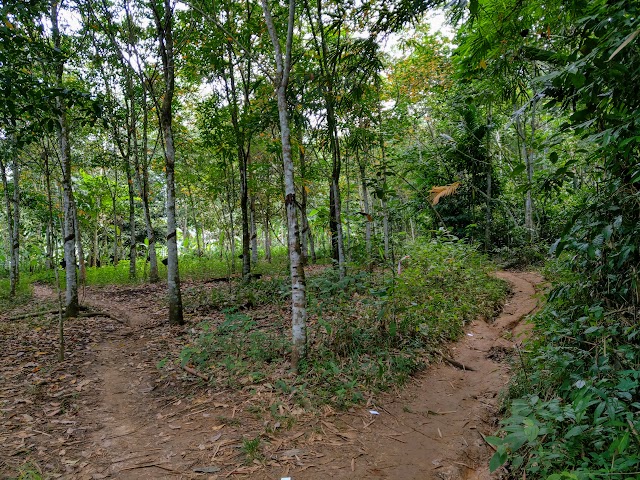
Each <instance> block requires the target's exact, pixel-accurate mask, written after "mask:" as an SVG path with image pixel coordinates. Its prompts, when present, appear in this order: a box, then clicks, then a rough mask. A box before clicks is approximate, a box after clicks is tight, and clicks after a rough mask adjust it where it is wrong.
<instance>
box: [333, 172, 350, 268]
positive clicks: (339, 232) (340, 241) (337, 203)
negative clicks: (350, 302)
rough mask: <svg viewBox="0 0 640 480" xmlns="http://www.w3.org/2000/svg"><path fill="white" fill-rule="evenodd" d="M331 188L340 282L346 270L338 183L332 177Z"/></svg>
mask: <svg viewBox="0 0 640 480" xmlns="http://www.w3.org/2000/svg"><path fill="white" fill-rule="evenodd" d="M331 188H332V190H333V192H334V193H333V202H334V203H333V212H334V215H335V222H336V236H337V239H336V240H337V241H336V244H337V246H338V272H339V274H340V280H342V279H343V278H344V277H345V276H346V275H347V268H346V263H345V257H344V235H343V233H342V219H341V212H340V208H341V207H340V188H339V187H338V182H337V180H336V178H335V177H334V178H333V180H332V181H331Z"/></svg>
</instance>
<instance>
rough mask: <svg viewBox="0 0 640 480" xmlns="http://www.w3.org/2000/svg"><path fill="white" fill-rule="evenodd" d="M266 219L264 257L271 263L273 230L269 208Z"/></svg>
mask: <svg viewBox="0 0 640 480" xmlns="http://www.w3.org/2000/svg"><path fill="white" fill-rule="evenodd" d="M264 215H265V219H264V259H265V260H266V261H267V262H268V263H271V230H270V228H269V210H268V209H267V211H266V212H265V214H264Z"/></svg>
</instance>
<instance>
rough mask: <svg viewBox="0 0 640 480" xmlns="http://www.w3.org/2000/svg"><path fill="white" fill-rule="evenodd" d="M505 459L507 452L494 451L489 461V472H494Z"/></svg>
mask: <svg viewBox="0 0 640 480" xmlns="http://www.w3.org/2000/svg"><path fill="white" fill-rule="evenodd" d="M506 461H507V453H506V452H504V453H500V452H496V453H494V454H493V457H491V460H490V461H489V471H490V472H491V473H493V472H495V471H496V470H497V469H499V468H500V467H501V466H502V465H504V464H505V462H506Z"/></svg>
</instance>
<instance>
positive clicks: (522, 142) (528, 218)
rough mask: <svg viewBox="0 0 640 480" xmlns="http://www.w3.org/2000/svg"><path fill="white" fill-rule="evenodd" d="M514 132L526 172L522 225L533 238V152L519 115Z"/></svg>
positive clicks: (530, 237)
mask: <svg viewBox="0 0 640 480" xmlns="http://www.w3.org/2000/svg"><path fill="white" fill-rule="evenodd" d="M515 126H516V132H517V134H518V144H519V147H520V148H519V154H520V159H521V161H524V164H525V170H526V173H527V190H526V192H525V198H524V227H525V229H526V230H527V233H528V234H529V239H530V240H531V239H533V236H534V224H533V197H532V194H531V185H532V181H533V161H532V156H533V153H531V154H530V152H529V151H530V150H531V145H528V143H527V133H526V127H525V125H524V124H523V122H522V120H521V119H520V117H519V116H518V117H516V122H515Z"/></svg>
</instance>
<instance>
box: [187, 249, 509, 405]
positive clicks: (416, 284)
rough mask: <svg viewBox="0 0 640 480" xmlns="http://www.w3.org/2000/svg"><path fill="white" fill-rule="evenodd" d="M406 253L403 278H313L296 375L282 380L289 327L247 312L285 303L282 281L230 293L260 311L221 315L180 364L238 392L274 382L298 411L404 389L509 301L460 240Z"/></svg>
mask: <svg viewBox="0 0 640 480" xmlns="http://www.w3.org/2000/svg"><path fill="white" fill-rule="evenodd" d="M407 251H408V252H410V253H411V255H410V260H409V264H408V266H407V267H406V268H405V270H404V271H403V272H402V274H401V275H400V276H395V275H384V274H381V273H374V274H373V275H372V274H369V273H366V272H358V271H354V273H352V274H351V275H349V276H346V277H345V278H344V279H342V280H340V278H339V274H338V272H337V271H336V270H334V269H330V268H328V269H325V270H323V271H322V272H321V273H320V274H318V275H314V276H312V277H310V278H309V279H308V282H307V290H308V295H309V306H308V310H309V314H310V316H311V319H312V322H311V324H310V328H309V344H310V348H309V355H308V357H307V359H305V360H304V361H303V362H302V364H301V365H300V366H299V376H297V377H296V376H285V377H282V375H281V373H279V372H280V370H279V369H280V368H281V365H282V362H283V361H284V360H285V358H286V356H287V355H288V354H289V329H288V327H286V326H285V324H284V319H277V320H276V321H274V320H273V319H271V320H270V321H269V323H268V324H267V323H264V322H262V321H261V317H260V316H259V315H256V314H254V313H253V312H252V311H251V310H250V309H251V308H256V307H259V306H261V305H267V302H268V303H270V304H274V303H275V304H276V305H277V304H278V303H279V302H280V299H282V298H284V297H286V296H288V293H287V291H286V289H285V288H284V285H285V282H284V281H283V280H282V279H280V278H278V279H276V278H270V279H261V280H258V281H256V282H253V283H251V284H250V285H249V287H238V289H237V290H236V289H235V288H234V289H233V290H234V292H235V293H234V295H235V297H234V298H235V302H236V305H237V304H239V303H242V302H238V300H239V299H241V298H244V296H243V293H242V292H243V291H248V290H245V289H247V288H250V289H251V291H252V292H253V293H252V295H253V298H254V303H253V304H251V305H248V304H245V308H247V310H245V311H239V310H238V308H237V307H235V308H225V309H223V319H222V320H220V321H215V322H205V323H202V324H200V325H199V327H198V331H199V334H198V336H197V337H196V338H194V339H193V341H192V342H191V343H190V344H189V345H188V346H187V347H185V348H184V349H183V351H182V353H181V356H180V360H181V362H182V363H183V364H187V363H190V364H192V365H194V366H195V367H197V368H200V369H202V370H204V371H206V372H211V373H213V375H211V377H212V378H213V379H214V380H212V381H215V382H218V383H219V384H222V385H226V386H228V387H232V388H239V387H241V386H245V385H247V384H251V383H262V382H265V381H266V382H272V385H273V388H275V389H277V390H280V391H281V392H282V393H283V394H287V395H290V396H291V397H292V398H293V399H294V400H295V401H296V402H298V403H300V404H301V405H308V404H312V405H319V404H324V403H329V404H332V405H335V406H338V407H341V408H345V407H348V406H349V405H352V404H354V403H358V402H361V401H363V400H364V399H365V398H368V397H370V396H371V395H372V394H376V393H378V392H381V391H385V390H388V389H389V388H394V387H396V386H399V385H402V384H403V383H404V382H406V381H407V380H408V379H409V378H410V376H411V375H412V374H413V373H415V372H416V371H417V370H419V369H421V368H423V367H424V364H425V361H426V360H428V358H429V357H430V356H433V355H438V354H439V349H440V348H441V347H442V342H443V341H449V340H453V339H455V338H457V337H458V336H459V335H460V334H461V333H462V329H463V326H464V324H465V323H466V322H468V321H470V320H472V319H473V318H476V317H478V316H485V317H491V316H492V315H493V314H494V313H495V311H496V309H497V308H498V306H499V305H500V303H501V302H502V299H503V298H504V296H505V294H506V288H505V284H504V283H503V282H501V281H499V280H497V279H495V278H493V277H491V276H490V275H489V272H490V270H491V268H490V266H489V265H488V263H487V261H486V258H485V257H484V256H483V255H481V254H479V253H478V252H477V250H476V249H475V248H474V247H472V246H470V245H468V244H466V243H464V242H462V241H460V240H457V239H454V238H448V237H442V238H436V239H434V240H420V241H417V242H416V243H414V244H411V245H410V246H408V247H407ZM404 263H405V264H406V263H407V262H406V261H405V262H404ZM218 296H219V294H216V298H219V297H218ZM187 298H188V296H187ZM226 298H228V299H229V298H231V297H230V296H229V297H226ZM187 302H188V300H187V301H186V303H187ZM227 303H228V300H226V301H223V302H221V303H220V304H227ZM220 304H219V305H220ZM274 375H276V377H275V378H272V377H273V376H274Z"/></svg>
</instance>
